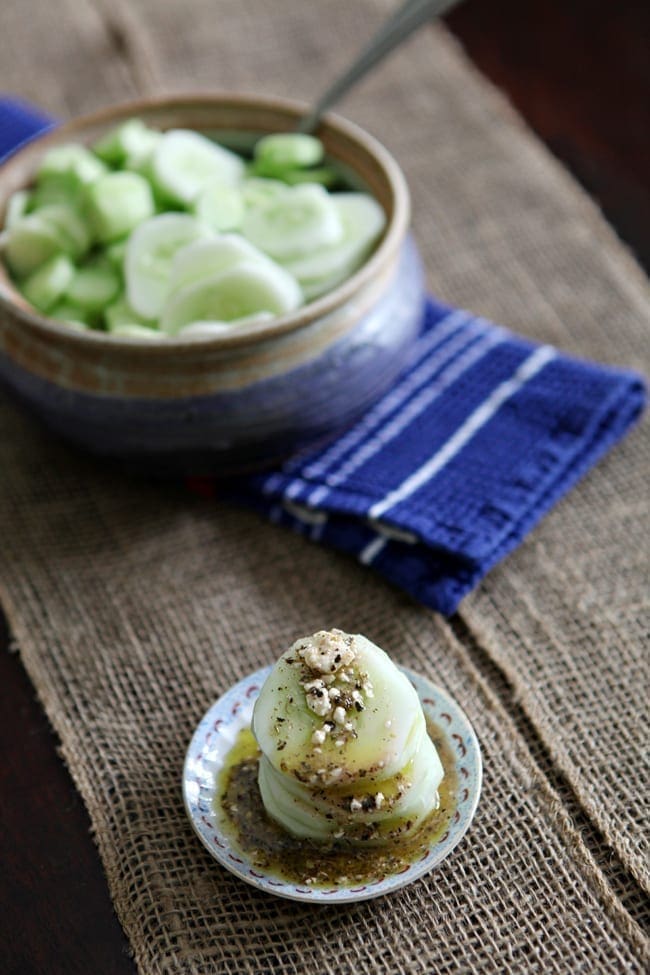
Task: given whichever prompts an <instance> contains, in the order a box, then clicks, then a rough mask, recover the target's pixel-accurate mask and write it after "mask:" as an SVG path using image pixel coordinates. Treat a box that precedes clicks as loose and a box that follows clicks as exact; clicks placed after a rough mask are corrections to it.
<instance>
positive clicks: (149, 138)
mask: <svg viewBox="0 0 650 975" xmlns="http://www.w3.org/2000/svg"><path fill="white" fill-rule="evenodd" d="M161 137H162V134H161V133H160V132H157V131H156V130H155V129H150V128H149V127H148V126H147V125H145V124H144V122H143V121H142V119H139V118H130V119H128V120H127V121H126V122H123V123H122V125H119V126H118V127H117V128H115V129H111V131H110V132H107V134H106V135H105V136H102V138H101V139H99V140H98V141H97V142H95V144H94V145H93V150H94V151H95V154H96V155H98V156H99V158H100V159H103V161H104V162H106V163H108V164H109V166H117V167H119V166H123V167H125V168H126V169H133V168H135V169H137V168H139V166H141V165H142V163H143V162H144V161H145V160H146V159H147V158H148V157H149V156H150V155H151V153H152V152H153V150H154V148H155V147H156V145H157V143H158V141H159V140H160V138H161Z"/></svg>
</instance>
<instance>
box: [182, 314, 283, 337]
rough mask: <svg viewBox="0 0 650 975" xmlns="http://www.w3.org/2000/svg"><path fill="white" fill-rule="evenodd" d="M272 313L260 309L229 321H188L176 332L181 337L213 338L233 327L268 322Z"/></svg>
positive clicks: (271, 317) (230, 330) (231, 329)
mask: <svg viewBox="0 0 650 975" xmlns="http://www.w3.org/2000/svg"><path fill="white" fill-rule="evenodd" d="M272 319H273V315H272V314H271V313H270V312H266V311H261V312H258V313H257V314H256V315H246V316H245V317H244V318H234V319H233V320H232V321H231V322H190V324H189V325H184V326H183V328H182V329H181V330H180V332H179V333H178V334H179V336H182V337H183V338H192V337H193V338H204V339H209V338H214V337H215V336H216V335H225V334H226V333H229V332H230V333H231V332H232V331H233V330H234V329H237V328H241V327H242V325H259V324H262V323H263V322H270V321H272Z"/></svg>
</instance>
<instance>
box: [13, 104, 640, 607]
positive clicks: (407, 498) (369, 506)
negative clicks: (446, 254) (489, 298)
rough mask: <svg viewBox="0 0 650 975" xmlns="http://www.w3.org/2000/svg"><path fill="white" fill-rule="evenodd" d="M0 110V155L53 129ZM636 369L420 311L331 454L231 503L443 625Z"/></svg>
mask: <svg viewBox="0 0 650 975" xmlns="http://www.w3.org/2000/svg"><path fill="white" fill-rule="evenodd" d="M30 111H31V110H30V109H29V108H28V107H27V106H24V105H22V106H17V105H16V103H14V102H9V103H8V102H7V101H3V100H0V154H2V151H3V148H4V149H5V150H6V149H7V148H8V147H9V146H10V144H11V132H12V126H15V128H14V131H15V133H16V141H17V142H22V141H24V140H25V139H26V138H28V137H29V134H30V131H29V130H30V119H31V133H32V134H33V133H34V132H36V131H38V129H40V128H42V127H43V126H44V125H46V124H48V123H47V121H46V120H45V119H44V117H43V115H42V114H41V113H37V112H33V113H32V115H31V116H30ZM644 399H645V390H644V384H643V381H642V379H641V378H640V377H639V376H637V375H635V374H634V373H631V372H628V371H625V370H622V369H614V368H610V367H606V366H600V365H596V364H592V363H589V362H584V361H581V360H578V359H574V358H571V357H569V356H566V355H563V354H562V353H561V352H559V351H558V350H557V349H554V348H552V347H551V346H540V345H536V344H534V343H532V342H529V341H527V340H525V339H523V338H520V337H518V336H516V335H514V334H512V333H511V332H508V331H506V330H505V329H503V328H500V327H499V326H497V325H494V324H492V323H490V322H488V321H486V320H485V319H483V318H480V317H477V316H475V315H472V314H470V313H469V312H465V311H459V310H457V309H452V308H449V307H447V306H446V305H443V304H442V303H440V302H439V301H436V300H434V299H433V298H431V299H429V301H428V303H427V307H426V314H425V321H424V327H423V331H422V334H421V336H420V338H419V339H418V341H417V343H416V344H415V345H414V347H413V349H412V351H411V355H410V359H409V363H408V365H407V367H406V369H405V371H404V372H403V374H402V375H401V377H400V378H399V379H398V380H397V382H396V383H395V385H394V386H393V387H392V388H391V389H390V391H389V392H388V393H387V394H386V395H385V396H384V397H383V398H382V399H381V400H380V401H379V402H378V403H377V404H376V405H375V406H374V407H372V409H370V410H369V411H368V412H367V413H366V414H365V415H364V416H363V417H362V418H361V419H360V420H359V421H358V422H357V423H356V424H355V426H353V427H352V428H350V429H349V430H347V431H346V432H345V433H344V434H342V435H341V436H340V437H339V438H338V439H337V440H335V441H334V442H330V443H329V444H328V445H326V446H320V447H318V448H317V449H314V450H311V451H309V450H307V451H303V452H301V453H300V454H298V455H297V456H295V457H293V458H291V459H290V460H288V461H287V462H286V463H285V464H284V465H283V466H282V468H280V469H278V470H276V471H272V472H270V473H266V474H264V475H256V476H253V477H247V478H245V479H242V480H240V481H239V482H237V484H236V487H235V489H234V496H235V498H236V500H238V501H240V502H244V503H246V504H248V505H251V506H253V507H254V508H256V509H257V510H258V511H260V512H262V513H263V514H264V515H265V516H266V517H268V518H270V519H271V521H273V522H275V523H277V524H282V525H286V526H287V527H289V528H291V529H293V530H294V531H297V532H300V533H301V534H303V535H306V536H308V537H309V538H311V539H313V540H315V541H318V542H322V543H324V544H326V545H332V546H333V547H335V548H337V549H340V550H342V551H344V552H348V553H349V554H351V555H353V556H354V557H355V558H357V559H358V560H359V561H360V562H362V563H363V564H364V565H367V566H372V567H373V568H374V569H376V570H377V571H378V572H380V573H381V574H382V575H383V576H385V577H386V578H387V579H389V580H390V581H391V582H393V583H395V584H397V585H398V586H401V587H402V588H403V589H405V590H406V591H407V592H409V593H411V594H412V595H413V596H414V597H415V598H417V599H419V600H420V601H421V602H423V603H425V604H426V605H427V606H430V607H432V608H433V609H436V610H438V611H440V612H442V613H445V614H451V613H453V612H454V611H455V609H456V607H457V606H458V603H459V602H460V600H461V599H462V597H463V596H464V595H465V594H466V593H467V592H469V591H470V590H471V589H472V588H473V587H474V586H475V585H476V584H477V582H478V581H479V580H480V579H482V578H483V576H484V575H485V574H486V572H488V570H489V569H490V568H491V567H492V566H493V565H495V564H496V563H497V562H498V561H500V560H501V559H502V558H503V557H504V556H505V555H507V553H508V552H510V551H512V549H514V548H515V547H516V546H517V545H518V544H519V542H521V541H522V539H523V538H524V537H525V535H526V534H527V532H529V531H530V529H531V528H533V526H534V525H536V524H537V522H538V521H539V520H540V518H541V517H542V515H544V513H545V512H546V511H548V510H549V508H550V507H551V506H552V505H553V504H554V503H555V502H556V501H557V500H558V499H559V498H561V497H562V495H564V494H565V493H566V492H567V491H568V489H569V488H570V487H571V486H572V485H573V484H575V482H576V481H577V480H578V479H579V478H580V477H581V476H582V475H583V474H584V473H585V472H586V471H587V470H588V469H589V468H590V467H591V466H592V465H593V464H595V463H596V461H597V460H598V459H599V458H600V457H601V456H602V455H603V454H604V453H605V452H606V451H607V450H608V449H609V448H610V447H611V446H612V445H613V444H614V443H616V441H617V440H619V439H620V438H621V437H622V436H623V435H624V433H626V431H627V430H628V429H629V428H630V426H631V425H632V424H633V423H634V421H635V420H636V419H637V418H638V417H639V415H640V413H641V411H642V409H643V405H644Z"/></svg>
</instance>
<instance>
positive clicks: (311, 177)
mask: <svg viewBox="0 0 650 975" xmlns="http://www.w3.org/2000/svg"><path fill="white" fill-rule="evenodd" d="M282 179H283V181H284V182H285V183H287V184H288V185H289V186H297V185H298V184H299V183H318V184H320V186H324V187H325V188H326V189H328V190H330V189H331V188H332V187H333V186H336V184H337V183H339V182H340V177H339V174H338V173H337V171H336V170H335V169H333V168H332V167H331V166H319V167H318V169H287V170H285V172H283V173H282Z"/></svg>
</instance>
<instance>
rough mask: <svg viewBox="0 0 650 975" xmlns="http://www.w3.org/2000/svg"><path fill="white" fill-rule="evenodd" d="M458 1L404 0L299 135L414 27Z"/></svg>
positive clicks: (307, 117) (315, 123) (318, 104)
mask: <svg viewBox="0 0 650 975" xmlns="http://www.w3.org/2000/svg"><path fill="white" fill-rule="evenodd" d="M458 2H459V0H406V2H405V3H404V4H403V5H402V6H401V7H400V8H399V10H397V11H396V12H395V13H394V14H392V16H390V17H389V18H388V20H387V21H386V22H385V23H384V24H383V26H382V27H380V28H379V30H378V31H377V33H376V34H375V36H374V37H373V38H372V40H371V41H370V42H369V44H368V45H367V46H366V47H365V48H364V49H363V50H362V51H361V53H360V54H359V56H358V57H357V58H356V59H355V60H354V61H353V63H352V64H351V65H350V67H349V68H348V69H347V71H345V72H344V74H342V75H340V76H339V77H338V78H337V79H336V80H335V81H334V82H333V83H332V84H331V85H330V86H329V88H328V89H327V90H326V91H325V93H324V94H323V95H321V97H320V98H319V99H318V101H317V102H316V103H315V105H314V106H313V108H312V109H311V111H310V112H308V113H307V115H305V116H303V118H302V119H301V120H300V122H299V124H298V131H299V132H313V131H314V129H315V128H317V126H318V123H319V122H320V119H321V116H322V114H323V113H324V112H326V111H327V110H328V109H329V108H331V107H332V105H334V103H335V102H337V101H338V100H339V98H341V97H342V96H343V95H344V94H345V93H346V92H347V91H349V89H350V88H352V86H353V85H355V84H356V83H357V81H359V80H360V79H361V78H363V76H364V75H365V74H367V73H368V71H370V69H371V68H373V67H374V66H375V65H376V64H377V63H378V62H379V61H381V60H382V58H385V57H386V55H387V54H390V52H391V51H392V50H394V48H396V47H397V46H398V44H401V43H402V41H404V40H406V38H407V37H409V36H410V35H411V34H412V33H413V32H414V31H415V30H417V29H418V27H421V26H422V25H423V24H425V23H426V22H427V21H429V20H433V19H434V18H435V17H440V16H442V14H444V13H446V12H447V11H448V10H450V9H451V8H452V7H454V6H455V5H456V4H457V3H458Z"/></svg>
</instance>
